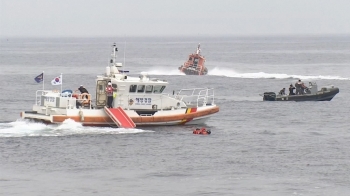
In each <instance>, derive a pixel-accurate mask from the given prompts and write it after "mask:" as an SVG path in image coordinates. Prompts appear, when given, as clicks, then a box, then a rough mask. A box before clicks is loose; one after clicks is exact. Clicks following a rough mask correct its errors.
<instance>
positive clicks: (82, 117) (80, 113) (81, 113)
mask: <svg viewBox="0 0 350 196" xmlns="http://www.w3.org/2000/svg"><path fill="white" fill-rule="evenodd" d="M79 116H80V121H81V122H83V121H84V113H83V111H82V110H81V109H80V111H79Z"/></svg>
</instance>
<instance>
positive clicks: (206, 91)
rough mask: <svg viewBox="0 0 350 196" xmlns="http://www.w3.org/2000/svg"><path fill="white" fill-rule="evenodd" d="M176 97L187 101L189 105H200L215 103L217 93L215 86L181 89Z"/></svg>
mask: <svg viewBox="0 0 350 196" xmlns="http://www.w3.org/2000/svg"><path fill="white" fill-rule="evenodd" d="M175 98H176V99H178V100H180V101H183V102H185V103H186V104H187V105H196V106H197V107H199V106H206V105H214V101H215V93H214V89H213V88H193V89H181V90H180V91H179V92H178V93H177V94H176V96H175Z"/></svg>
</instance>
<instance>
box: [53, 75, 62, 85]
mask: <svg viewBox="0 0 350 196" xmlns="http://www.w3.org/2000/svg"><path fill="white" fill-rule="evenodd" d="M51 84H52V85H61V84H62V77H61V76H58V77H56V78H55V79H53V80H52V81H51Z"/></svg>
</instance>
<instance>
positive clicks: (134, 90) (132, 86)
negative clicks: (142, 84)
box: [129, 85, 137, 93]
mask: <svg viewBox="0 0 350 196" xmlns="http://www.w3.org/2000/svg"><path fill="white" fill-rule="evenodd" d="M136 89H137V85H130V90H129V92H130V93H135V92H136Z"/></svg>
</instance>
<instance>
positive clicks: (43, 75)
mask: <svg viewBox="0 0 350 196" xmlns="http://www.w3.org/2000/svg"><path fill="white" fill-rule="evenodd" d="M43 90H45V77H44V71H43Z"/></svg>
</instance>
